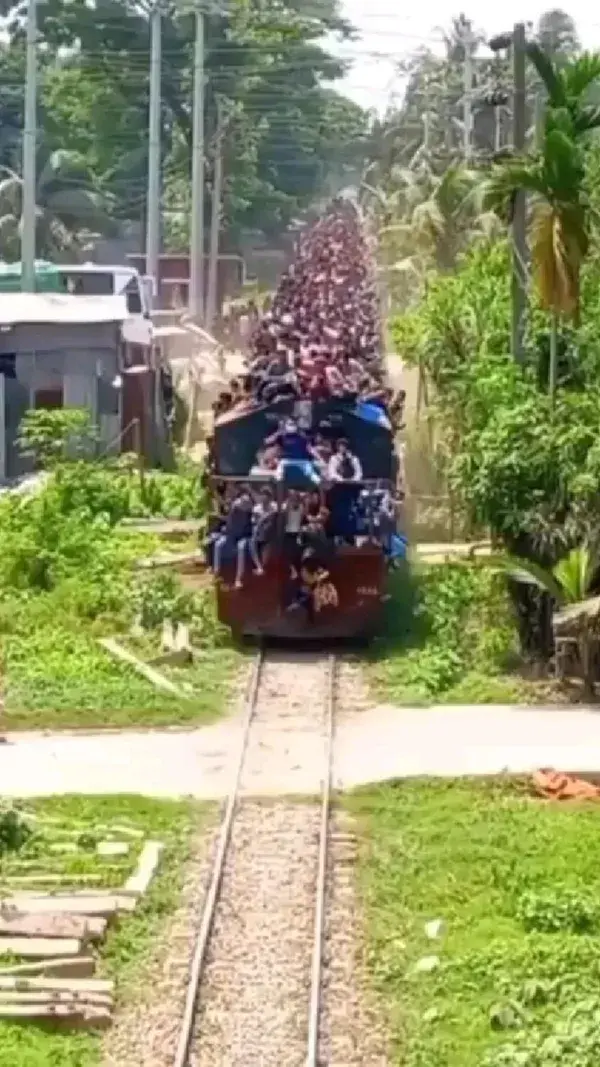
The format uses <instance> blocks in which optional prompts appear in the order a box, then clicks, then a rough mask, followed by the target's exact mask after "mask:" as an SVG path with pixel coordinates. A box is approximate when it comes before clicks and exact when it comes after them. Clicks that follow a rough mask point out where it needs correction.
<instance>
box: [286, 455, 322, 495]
mask: <svg viewBox="0 0 600 1067" xmlns="http://www.w3.org/2000/svg"><path fill="white" fill-rule="evenodd" d="M275 477H276V478H277V481H278V482H283V484H284V485H285V486H286V488H287V489H314V488H315V486H318V485H320V484H321V476H320V474H319V472H318V471H317V468H316V467H315V465H314V463H313V462H312V461H311V460H309V459H282V460H281V462H280V463H279V466H278V467H277V474H276V476H275Z"/></svg>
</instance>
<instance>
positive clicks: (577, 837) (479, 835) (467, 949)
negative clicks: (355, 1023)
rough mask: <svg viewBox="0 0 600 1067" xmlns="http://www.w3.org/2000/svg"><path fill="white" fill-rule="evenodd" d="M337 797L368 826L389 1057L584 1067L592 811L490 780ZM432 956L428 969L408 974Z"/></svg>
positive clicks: (593, 1009) (590, 1051)
mask: <svg viewBox="0 0 600 1067" xmlns="http://www.w3.org/2000/svg"><path fill="white" fill-rule="evenodd" d="M347 805H348V806H349V807H350V809H351V810H352V811H353V812H354V813H356V814H358V815H359V816H360V817H361V818H362V820H363V827H364V831H365V838H366V842H365V846H366V847H365V848H364V850H363V852H362V853H361V855H362V864H361V884H362V891H363V899H364V905H365V909H366V918H367V937H368V944H367V948H368V963H369V969H370V972H371V975H372V980H373V982H374V984H375V986H376V988H377V991H378V992H379V993H380V994H381V996H382V998H383V1001H384V1003H385V1005H386V1006H387V1009H388V1018H389V1023H390V1027H391V1032H392V1037H393V1039H394V1055H393V1057H392V1061H393V1062H394V1063H398V1064H400V1063H402V1065H403V1067H430V1065H432V1064H440V1065H441V1064H443V1065H444V1067H595V1064H596V1063H597V1062H598V1054H599V1052H600V1046H599V1044H598V1018H599V1012H600V1000H599V998H598V981H599V980H600V962H599V960H598V952H597V923H598V917H599V916H600V894H599V893H598V889H597V879H596V875H595V869H596V866H597V850H596V838H597V831H598V815H597V811H596V809H595V806H594V805H591V804H589V805H586V804H577V805H572V806H571V805H565V806H561V805H553V804H548V805H547V804H543V803H540V802H536V801H535V800H533V799H532V798H531V796H529V795H524V783H510V782H508V781H498V780H496V781H493V782H492V781H490V782H487V783H481V782H475V781H467V780H460V781H453V782H440V781H437V782H436V781H429V782H427V781H421V782H414V783H402V784H401V785H395V786H394V785H385V786H381V787H379V788H373V787H368V788H365V789H363V790H360V791H359V792H358V793H357V794H355V796H353V797H351V798H348V800H347ZM433 919H441V920H443V922H444V925H445V933H444V934H443V935H442V936H441V937H440V938H439V939H437V940H436V941H435V942H431V941H430V940H428V938H427V937H426V935H425V930H424V927H425V924H426V923H427V922H428V921H431V920H433ZM432 953H435V954H436V955H437V956H438V957H439V960H440V964H439V966H438V967H437V968H436V969H435V970H433V971H431V972H430V973H419V972H418V971H416V970H415V964H416V963H417V961H418V960H419V959H421V958H422V957H424V956H428V955H431V954H432Z"/></svg>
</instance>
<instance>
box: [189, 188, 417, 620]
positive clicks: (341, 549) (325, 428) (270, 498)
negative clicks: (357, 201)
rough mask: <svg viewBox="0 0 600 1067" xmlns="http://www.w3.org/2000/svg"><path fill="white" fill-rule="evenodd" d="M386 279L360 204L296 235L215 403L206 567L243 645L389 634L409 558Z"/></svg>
mask: <svg viewBox="0 0 600 1067" xmlns="http://www.w3.org/2000/svg"><path fill="white" fill-rule="evenodd" d="M381 347H382V339H381V324H380V321H379V307H378V298H377V290H376V285H375V270H374V264H373V262H372V257H371V253H370V249H369V245H368V241H367V239H366V237H365V235H364V232H363V229H362V226H361V221H360V218H359V215H358V212H357V209H356V207H355V205H354V204H353V203H352V202H351V201H349V200H337V201H334V203H333V204H332V205H331V207H330V208H329V210H328V211H327V212H326V213H325V214H324V215H323V216H322V217H321V218H320V219H319V220H318V221H317V222H316V223H314V224H313V225H311V226H310V227H307V228H306V229H305V230H304V231H303V232H302V233H301V235H300V237H299V240H298V245H297V248H296V256H295V260H294V262H293V263H292V265H291V266H290V267H289V269H288V270H287V271H286V272H285V273H284V274H283V276H282V278H281V280H280V284H279V287H278V289H277V292H276V293H275V295H274V297H273V300H272V302H271V306H270V307H269V308H268V310H267V311H266V312H265V313H264V314H263V315H262V317H261V318H260V319H258V320H257V322H256V324H255V327H254V330H253V333H252V336H251V337H250V341H249V346H248V352H247V358H246V368H245V373H244V374H243V375H242V376H241V377H240V378H237V379H235V380H233V381H232V382H231V383H230V385H229V387H228V389H226V390H225V391H223V392H222V393H221V395H220V396H219V397H218V398H217V400H216V402H215V404H214V406H213V410H214V430H213V434H212V436H211V438H210V439H209V441H208V449H207V467H206V470H207V475H206V476H207V480H208V482H209V484H210V487H211V491H212V499H213V504H214V507H213V512H212V514H211V517H210V522H209V529H208V534H207V541H206V555H207V565H208V566H209V567H210V568H211V570H212V572H213V574H214V577H215V581H216V583H217V597H218V605H219V616H220V618H221V620H222V621H223V622H224V623H226V624H227V625H228V626H230V627H231V629H232V630H233V631H234V632H236V633H237V634H239V635H243V634H248V635H254V636H259V635H261V636H279V637H298V638H300V637H302V638H306V637H309V636H314V637H319V638H324V637H358V638H366V639H368V638H369V637H370V636H372V635H373V634H374V633H375V632H376V630H377V627H378V624H379V620H380V616H381V609H382V605H383V603H384V601H385V599H386V592H385V588H386V573H387V570H388V569H389V567H391V566H394V565H395V563H396V561H398V560H399V559H401V558H403V556H404V554H405V549H406V540H405V538H404V537H403V536H402V534H401V533H400V530H401V526H402V524H401V510H402V500H403V492H402V479H401V472H400V470H399V466H400V465H399V462H398V456H397V453H396V450H395V447H394V441H395V438H396V435H397V433H398V431H399V430H400V429H402V418H403V408H404V394H403V392H399V393H398V394H397V395H394V392H393V390H391V389H390V388H389V386H388V383H387V380H386V374H385V367H384V363H383V359H382V356H381Z"/></svg>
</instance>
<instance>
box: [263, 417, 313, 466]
mask: <svg viewBox="0 0 600 1067" xmlns="http://www.w3.org/2000/svg"><path fill="white" fill-rule="evenodd" d="M265 444H266V445H279V447H280V449H281V458H282V459H283V460H307V459H310V458H311V454H310V445H309V441H308V437H307V436H306V434H305V433H303V431H302V430H300V429H299V427H298V424H297V423H296V421H295V419H286V420H285V422H284V425H283V427H281V429H278V430H277V431H276V433H274V434H272V435H271V436H270V437H267V438H266V440H265Z"/></svg>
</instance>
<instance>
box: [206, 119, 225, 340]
mask: <svg viewBox="0 0 600 1067" xmlns="http://www.w3.org/2000/svg"><path fill="white" fill-rule="evenodd" d="M226 125H227V124H226V120H225V116H224V115H223V108H222V105H221V103H220V101H219V100H217V135H216V144H215V162H214V174H213V190H212V202H211V218H210V251H209V257H208V291H207V296H206V323H205V325H206V329H207V330H208V331H209V333H210V331H211V330H212V326H213V323H214V321H215V315H216V312H217V281H218V273H219V231H220V228H221V203H222V199H223V149H224V143H225V133H226Z"/></svg>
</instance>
